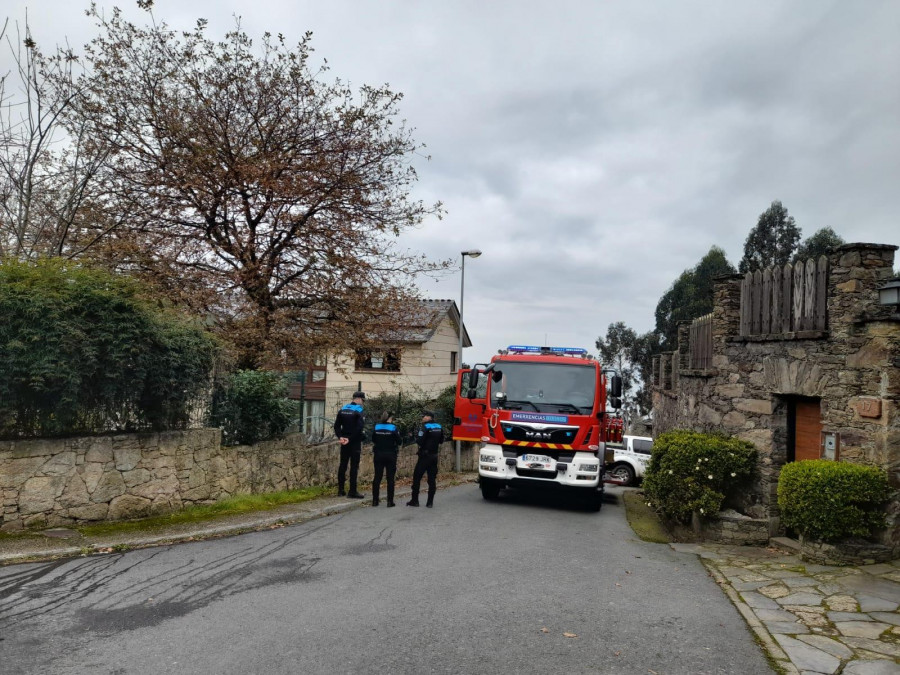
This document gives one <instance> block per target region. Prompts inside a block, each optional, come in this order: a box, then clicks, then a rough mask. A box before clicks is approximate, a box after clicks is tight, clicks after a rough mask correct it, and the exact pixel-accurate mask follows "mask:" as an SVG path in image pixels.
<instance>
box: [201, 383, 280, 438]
mask: <svg viewBox="0 0 900 675" xmlns="http://www.w3.org/2000/svg"><path fill="white" fill-rule="evenodd" d="M287 394H288V391H287V380H286V378H285V377H284V376H283V375H281V374H279V373H274V372H270V371H264V370H239V371H237V372H235V373H232V374H231V375H230V376H229V377H228V378H227V380H226V381H225V382H224V384H222V385H219V386H217V388H216V392H215V393H214V395H213V403H212V406H211V410H210V424H211V425H212V426H214V427H221V429H222V442H223V443H224V444H225V445H251V444H253V443H257V442H259V441H264V440H267V439H270V438H275V437H276V436H280V435H281V434H283V433H284V432H285V430H287V428H288V427H289V426H290V425H291V423H292V421H293V410H294V407H295V404H294V403H293V402H292V401H290V400H289V399H288V397H287Z"/></svg>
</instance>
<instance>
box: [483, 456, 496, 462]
mask: <svg viewBox="0 0 900 675" xmlns="http://www.w3.org/2000/svg"><path fill="white" fill-rule="evenodd" d="M481 461H482V462H486V463H489V464H496V463H497V458H496V457H494V456H493V455H482V456H481Z"/></svg>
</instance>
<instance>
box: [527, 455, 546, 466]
mask: <svg viewBox="0 0 900 675" xmlns="http://www.w3.org/2000/svg"><path fill="white" fill-rule="evenodd" d="M522 461H523V462H525V463H526V464H545V465H546V466H550V462H552V461H553V460H552V459H551V458H550V457H547V455H522Z"/></svg>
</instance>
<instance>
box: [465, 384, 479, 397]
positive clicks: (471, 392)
mask: <svg viewBox="0 0 900 675" xmlns="http://www.w3.org/2000/svg"><path fill="white" fill-rule="evenodd" d="M476 396H478V390H477V389H475V387H469V390H468V391H467V392H466V398H469V399H471V398H475V397H476Z"/></svg>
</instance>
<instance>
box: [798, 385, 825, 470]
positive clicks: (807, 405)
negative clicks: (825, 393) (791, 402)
mask: <svg viewBox="0 0 900 675" xmlns="http://www.w3.org/2000/svg"><path fill="white" fill-rule="evenodd" d="M794 410H795V420H796V427H795V429H796V431H795V434H794V459H795V460H796V461H798V462H799V461H800V460H802V459H819V458H820V457H821V456H822V446H821V443H822V411H821V406H820V403H819V399H797V401H796V403H795V408H794Z"/></svg>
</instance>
